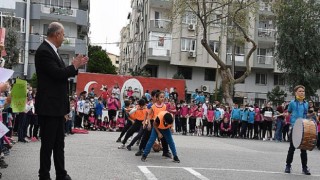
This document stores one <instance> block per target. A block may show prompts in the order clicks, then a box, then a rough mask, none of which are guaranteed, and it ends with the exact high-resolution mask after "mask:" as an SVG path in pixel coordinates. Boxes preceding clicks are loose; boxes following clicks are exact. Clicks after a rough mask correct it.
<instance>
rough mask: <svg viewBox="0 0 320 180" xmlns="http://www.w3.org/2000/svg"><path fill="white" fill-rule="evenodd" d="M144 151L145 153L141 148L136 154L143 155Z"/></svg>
mask: <svg viewBox="0 0 320 180" xmlns="http://www.w3.org/2000/svg"><path fill="white" fill-rule="evenodd" d="M142 153H143V152H142V150H139V151H138V152H136V154H135V155H136V156H141V155H142Z"/></svg>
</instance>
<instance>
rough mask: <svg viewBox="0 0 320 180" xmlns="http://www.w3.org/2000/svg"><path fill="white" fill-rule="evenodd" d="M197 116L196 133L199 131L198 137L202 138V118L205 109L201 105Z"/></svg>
mask: <svg viewBox="0 0 320 180" xmlns="http://www.w3.org/2000/svg"><path fill="white" fill-rule="evenodd" d="M195 116H196V128H197V129H196V131H197V136H201V134H202V133H201V129H202V127H201V126H202V125H203V123H202V117H203V109H202V107H201V106H200V105H199V107H198V109H197V110H196V111H195Z"/></svg>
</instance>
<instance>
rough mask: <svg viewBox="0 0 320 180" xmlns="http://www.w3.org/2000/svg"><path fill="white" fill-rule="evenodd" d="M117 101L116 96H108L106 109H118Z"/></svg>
mask: <svg viewBox="0 0 320 180" xmlns="http://www.w3.org/2000/svg"><path fill="white" fill-rule="evenodd" d="M118 108H119V103H118V100H117V99H116V98H109V99H108V110H118Z"/></svg>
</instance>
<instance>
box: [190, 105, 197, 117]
mask: <svg viewBox="0 0 320 180" xmlns="http://www.w3.org/2000/svg"><path fill="white" fill-rule="evenodd" d="M197 109H198V106H192V107H190V110H189V116H193V117H196V111H197Z"/></svg>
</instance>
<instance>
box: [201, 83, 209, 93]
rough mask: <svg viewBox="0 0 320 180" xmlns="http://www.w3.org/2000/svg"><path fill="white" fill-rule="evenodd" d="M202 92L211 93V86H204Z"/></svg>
mask: <svg viewBox="0 0 320 180" xmlns="http://www.w3.org/2000/svg"><path fill="white" fill-rule="evenodd" d="M201 91H202V92H209V86H208V85H202V86H201Z"/></svg>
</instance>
